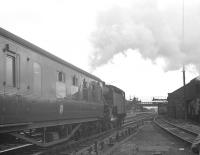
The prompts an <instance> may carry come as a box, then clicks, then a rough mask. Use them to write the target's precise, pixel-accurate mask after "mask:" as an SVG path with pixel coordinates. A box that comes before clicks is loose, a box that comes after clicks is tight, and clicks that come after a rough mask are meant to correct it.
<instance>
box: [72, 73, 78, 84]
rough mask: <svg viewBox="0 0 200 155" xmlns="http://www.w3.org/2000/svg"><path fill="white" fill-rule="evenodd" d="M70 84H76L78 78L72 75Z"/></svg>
mask: <svg viewBox="0 0 200 155" xmlns="http://www.w3.org/2000/svg"><path fill="white" fill-rule="evenodd" d="M72 84H73V85H74V86H78V78H77V77H76V76H75V75H74V76H73V78H72Z"/></svg>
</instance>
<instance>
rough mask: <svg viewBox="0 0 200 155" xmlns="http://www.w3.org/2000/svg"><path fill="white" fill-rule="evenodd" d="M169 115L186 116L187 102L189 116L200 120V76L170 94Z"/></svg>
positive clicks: (175, 116)
mask: <svg viewBox="0 0 200 155" xmlns="http://www.w3.org/2000/svg"><path fill="white" fill-rule="evenodd" d="M167 100H168V107H167V110H168V115H169V116H170V117H174V118H184V116H185V110H184V107H185V104H186V113H187V117H188V118H189V119H191V120H193V121H198V122H200V78H199V77H196V78H194V79H193V80H191V81H190V82H189V83H188V84H186V85H185V97H184V87H181V88H179V89H177V90H175V91H174V92H172V93H169V94H168V99H167Z"/></svg>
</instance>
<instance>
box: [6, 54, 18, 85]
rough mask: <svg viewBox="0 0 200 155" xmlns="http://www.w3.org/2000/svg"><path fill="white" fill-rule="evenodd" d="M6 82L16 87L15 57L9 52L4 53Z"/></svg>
mask: <svg viewBox="0 0 200 155" xmlns="http://www.w3.org/2000/svg"><path fill="white" fill-rule="evenodd" d="M6 84H7V85H8V86H11V87H16V58H15V57H14V56H11V55H9V54H7V55H6Z"/></svg>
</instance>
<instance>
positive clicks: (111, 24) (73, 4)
mask: <svg viewBox="0 0 200 155" xmlns="http://www.w3.org/2000/svg"><path fill="white" fill-rule="evenodd" d="M199 10H200V2H199V1H198V0H192V1H191V0H185V31H184V33H185V40H184V44H183V40H182V0H176V1H174V0H84V1H83V0H18V1H14V0H6V1H1V9H0V19H1V20H0V27H2V28H4V29H6V30H8V31H10V32H12V33H14V34H16V35H18V36H20V37H22V38H24V39H25V40H27V41H30V42H32V43H34V44H35V45H37V46H39V47H41V48H43V49H45V50H47V51H49V52H50V53H52V54H54V55H56V56H58V57H60V58H62V59H64V60H66V61H68V62H70V63H72V64H74V65H76V66H78V67H80V68H82V69H84V70H86V71H88V72H90V73H92V74H95V75H96V76H98V77H99V78H101V79H102V80H103V81H105V82H106V83H108V84H112V85H116V86H118V87H120V88H121V89H123V90H124V91H125V92H126V97H127V98H129V97H130V96H137V97H140V98H142V99H146V98H147V97H152V96H167V93H169V92H172V91H174V90H175V89H177V88H179V87H180V86H182V84H183V81H182V72H181V71H182V69H181V66H182V65H183V64H185V65H186V82H189V81H190V80H191V79H192V78H194V77H196V76H197V75H198V71H199V68H200V67H199V66H200V65H199V64H200V61H199V58H200V29H199V27H200V11H199Z"/></svg>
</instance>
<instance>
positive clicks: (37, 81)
mask: <svg viewBox="0 0 200 155" xmlns="http://www.w3.org/2000/svg"><path fill="white" fill-rule="evenodd" d="M33 73H34V76H33V78H34V79H33V89H34V92H35V93H37V94H41V79H42V76H41V67H40V65H39V64H38V63H35V62H34V63H33Z"/></svg>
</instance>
